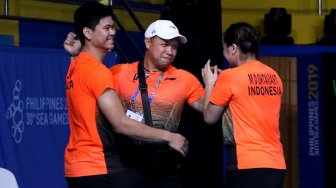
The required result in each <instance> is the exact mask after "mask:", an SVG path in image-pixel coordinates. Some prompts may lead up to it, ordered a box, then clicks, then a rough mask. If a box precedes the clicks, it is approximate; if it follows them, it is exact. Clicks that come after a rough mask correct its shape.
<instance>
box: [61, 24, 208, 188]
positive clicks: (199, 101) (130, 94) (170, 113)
mask: <svg viewBox="0 0 336 188" xmlns="http://www.w3.org/2000/svg"><path fill="white" fill-rule="evenodd" d="M69 35H71V34H69ZM67 40H69V41H71V43H78V41H74V40H73V37H71V36H68V38H67ZM144 42H145V46H146V53H145V57H144V61H143V65H144V71H145V73H146V77H147V79H146V82H147V85H148V94H149V96H148V98H149V103H150V108H151V112H152V119H153V126H154V127H156V128H160V129H163V130H168V131H170V132H177V131H178V125H179V122H180V119H181V114H182V110H183V107H184V104H185V103H186V102H187V103H188V104H189V105H190V106H191V107H192V108H194V109H195V110H197V111H199V112H202V111H203V97H204V89H203V85H202V84H201V83H200V82H199V81H198V79H197V78H196V77H195V76H193V75H192V74H191V73H189V72H187V71H185V70H181V69H177V68H175V67H174V66H172V65H171V63H172V62H173V61H174V59H175V57H176V54H177V49H178V46H179V45H180V44H181V43H182V44H184V43H186V42H187V39H186V38H185V37H184V36H183V35H181V34H180V33H179V31H178V28H177V27H176V26H175V25H174V23H173V22H171V21H169V20H157V21H155V22H153V23H152V24H150V26H149V27H148V28H147V30H146V32H145V38H144ZM79 46H80V45H79ZM66 50H67V51H68V52H76V48H75V47H72V48H70V47H68V48H66ZM138 64H139V62H133V63H129V64H118V65H115V66H112V67H111V68H110V70H111V72H112V75H113V79H114V80H115V83H116V91H117V93H118V96H119V98H120V99H121V101H122V103H123V106H124V110H125V111H127V112H129V111H131V112H134V113H135V114H142V113H143V107H142V100H141V96H140V92H139V89H138V87H139V79H138V69H137V67H138ZM140 119H143V118H140ZM140 148H141V146H140ZM143 152H145V151H143ZM131 153H132V152H131ZM140 153H141V149H140V151H139V153H138V154H134V155H129V156H128V158H129V157H131V159H130V160H131V162H130V163H127V162H126V163H127V166H128V175H129V178H130V181H131V182H132V183H133V186H135V187H137V188H161V187H175V188H179V187H182V186H183V185H182V179H181V176H180V174H179V171H178V169H176V170H173V171H170V172H168V173H166V174H164V175H159V176H158V174H148V173H145V172H144V171H143V169H141V167H139V166H141V163H143V162H145V161H142V158H141V157H139V155H141V154H140ZM163 173H164V172H163Z"/></svg>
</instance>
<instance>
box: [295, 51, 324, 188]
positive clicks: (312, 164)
mask: <svg viewBox="0 0 336 188" xmlns="http://www.w3.org/2000/svg"><path fill="white" fill-rule="evenodd" d="M322 63H323V62H322V55H321V54H313V53H312V54H305V55H302V56H299V57H298V88H297V89H298V105H299V108H298V116H299V118H298V121H299V149H300V150H299V156H298V157H299V163H300V164H299V167H300V171H299V175H300V188H310V187H314V188H323V187H325V186H324V185H325V179H324V175H325V174H324V172H325V171H324V169H325V165H326V164H325V161H324V155H325V151H324V125H325V124H324V123H325V122H324V120H323V115H322V114H323V109H324V104H323V100H322V98H323V84H322Z"/></svg>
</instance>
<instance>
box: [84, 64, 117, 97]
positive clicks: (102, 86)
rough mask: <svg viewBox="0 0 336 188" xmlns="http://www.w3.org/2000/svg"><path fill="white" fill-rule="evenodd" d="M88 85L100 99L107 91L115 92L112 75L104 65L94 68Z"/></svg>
mask: <svg viewBox="0 0 336 188" xmlns="http://www.w3.org/2000/svg"><path fill="white" fill-rule="evenodd" d="M87 83H88V84H87V85H88V87H90V90H91V91H92V92H93V95H94V96H95V97H96V98H99V96H100V95H102V94H103V92H104V91H105V90H107V89H113V90H115V82H114V79H113V77H112V74H111V72H110V71H109V69H108V68H106V67H105V65H103V64H101V65H98V66H96V67H94V68H93V70H92V71H91V74H90V76H88V77H87Z"/></svg>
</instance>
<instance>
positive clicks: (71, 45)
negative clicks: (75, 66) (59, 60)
mask: <svg viewBox="0 0 336 188" xmlns="http://www.w3.org/2000/svg"><path fill="white" fill-rule="evenodd" d="M63 47H64V49H65V51H66V52H68V54H69V55H70V58H71V59H70V60H73V58H74V57H76V56H77V55H78V54H79V52H80V50H81V48H82V44H81V42H80V41H79V39H78V38H77V35H76V34H75V33H73V32H69V33H68V35H67V38H66V39H65V40H64V43H63Z"/></svg>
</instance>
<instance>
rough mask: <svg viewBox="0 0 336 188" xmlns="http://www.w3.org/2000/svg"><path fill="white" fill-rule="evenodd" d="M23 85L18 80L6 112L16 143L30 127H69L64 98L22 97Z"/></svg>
mask: <svg viewBox="0 0 336 188" xmlns="http://www.w3.org/2000/svg"><path fill="white" fill-rule="evenodd" d="M22 85H23V84H22V82H21V80H16V82H15V85H14V88H13V99H12V103H11V104H10V106H9V107H8V108H7V111H6V119H7V120H8V121H9V125H10V126H11V131H12V137H13V139H14V140H15V142H16V143H20V142H21V140H22V138H23V133H24V130H25V129H27V128H29V127H30V126H61V125H69V119H68V113H67V105H66V99H65V98H64V97H45V96H43V97H35V96H33V97H31V96H29V97H27V96H22V95H21V91H22V87H23V86H22ZM46 95H47V94H46Z"/></svg>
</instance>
